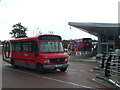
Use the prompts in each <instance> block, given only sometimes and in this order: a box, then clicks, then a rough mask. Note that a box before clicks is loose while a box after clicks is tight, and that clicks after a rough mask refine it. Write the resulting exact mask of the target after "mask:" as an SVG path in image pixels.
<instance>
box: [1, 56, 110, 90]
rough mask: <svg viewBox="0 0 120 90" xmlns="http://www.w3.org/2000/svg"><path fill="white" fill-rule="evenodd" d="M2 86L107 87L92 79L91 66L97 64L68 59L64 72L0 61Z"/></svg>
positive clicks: (93, 73) (93, 76)
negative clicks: (43, 70)
mask: <svg viewBox="0 0 120 90" xmlns="http://www.w3.org/2000/svg"><path fill="white" fill-rule="evenodd" d="M0 63H2V67H0V68H2V88H106V89H107V88H108V87H107V86H104V85H102V84H100V83H97V82H95V81H93V80H92V79H94V78H95V75H96V73H95V72H91V71H90V70H92V68H94V67H96V66H98V63H95V62H78V61H74V62H73V61H69V64H70V65H69V67H68V70H67V71H66V72H60V71H59V70H57V71H48V72H46V73H45V74H40V73H38V72H37V71H35V70H32V69H26V68H18V69H15V68H12V67H11V65H10V64H8V63H7V62H4V61H2V58H1V55H0Z"/></svg>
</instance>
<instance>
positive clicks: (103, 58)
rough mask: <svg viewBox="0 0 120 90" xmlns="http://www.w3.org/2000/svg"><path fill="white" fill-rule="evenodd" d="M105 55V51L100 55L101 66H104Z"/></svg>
mask: <svg viewBox="0 0 120 90" xmlns="http://www.w3.org/2000/svg"><path fill="white" fill-rule="evenodd" d="M105 57H106V53H103V55H102V63H101V68H104V63H105Z"/></svg>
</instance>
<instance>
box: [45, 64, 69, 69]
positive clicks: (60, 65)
mask: <svg viewBox="0 0 120 90" xmlns="http://www.w3.org/2000/svg"><path fill="white" fill-rule="evenodd" d="M68 66H69V64H55V65H43V68H44V69H61V68H67V67H68Z"/></svg>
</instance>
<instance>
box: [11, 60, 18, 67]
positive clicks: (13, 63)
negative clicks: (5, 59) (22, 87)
mask: <svg viewBox="0 0 120 90" xmlns="http://www.w3.org/2000/svg"><path fill="white" fill-rule="evenodd" d="M11 65H12V67H13V68H18V66H16V65H15V62H14V61H13V60H12V61H11Z"/></svg>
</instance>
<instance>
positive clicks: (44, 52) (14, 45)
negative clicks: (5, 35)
mask: <svg viewBox="0 0 120 90" xmlns="http://www.w3.org/2000/svg"><path fill="white" fill-rule="evenodd" d="M61 41H62V39H61V37H60V36H58V35H39V36H36V37H32V38H21V39H15V40H9V41H4V42H3V51H2V53H3V60H4V61H6V62H8V63H11V64H12V66H13V67H19V66H22V67H27V68H33V69H37V70H38V71H39V72H40V73H44V72H45V70H47V69H54V70H56V69H59V70H60V71H61V72H65V71H66V70H67V67H68V54H67V53H65V52H64V50H63V46H62V42H61Z"/></svg>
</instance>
